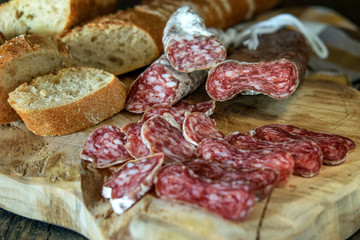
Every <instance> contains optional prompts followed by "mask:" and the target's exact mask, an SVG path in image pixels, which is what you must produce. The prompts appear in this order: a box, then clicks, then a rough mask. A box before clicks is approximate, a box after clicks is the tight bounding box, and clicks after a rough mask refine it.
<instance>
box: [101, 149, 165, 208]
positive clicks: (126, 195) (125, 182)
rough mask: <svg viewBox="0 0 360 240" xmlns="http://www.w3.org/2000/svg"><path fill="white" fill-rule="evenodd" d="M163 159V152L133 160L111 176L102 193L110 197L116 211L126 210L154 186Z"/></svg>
mask: <svg viewBox="0 0 360 240" xmlns="http://www.w3.org/2000/svg"><path fill="white" fill-rule="evenodd" d="M163 161H164V154H162V153H157V154H154V155H152V156H147V157H144V158H140V159H137V160H132V161H129V162H127V163H126V164H124V165H123V166H122V167H121V168H120V170H119V171H117V172H116V173H115V174H114V175H113V176H112V177H110V178H109V180H108V181H107V182H106V183H105V184H104V185H103V190H102V195H103V197H105V198H110V203H111V205H112V208H113V210H114V212H115V213H117V214H122V213H123V212H125V211H126V210H127V209H129V208H130V207H131V206H132V205H134V204H135V203H136V202H137V201H138V200H139V199H140V198H141V197H142V196H143V195H145V193H147V192H148V191H149V190H150V189H151V188H152V186H153V181H154V178H155V176H156V174H157V173H158V171H159V170H160V168H161V166H162V164H163Z"/></svg>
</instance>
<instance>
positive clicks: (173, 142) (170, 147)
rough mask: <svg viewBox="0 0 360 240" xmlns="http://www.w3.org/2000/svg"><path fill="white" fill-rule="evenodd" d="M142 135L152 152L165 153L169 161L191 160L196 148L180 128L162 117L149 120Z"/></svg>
mask: <svg viewBox="0 0 360 240" xmlns="http://www.w3.org/2000/svg"><path fill="white" fill-rule="evenodd" d="M141 136H142V139H143V141H144V143H145V144H146V145H147V146H148V147H149V149H150V151H151V152H152V153H159V152H162V153H164V154H165V161H168V162H173V161H179V162H182V161H186V160H190V159H192V158H193V156H194V153H195V150H196V147H195V146H194V145H193V144H191V143H189V142H188V141H186V140H185V138H184V137H183V135H182V132H181V131H180V130H179V129H177V128H176V127H174V126H172V125H171V124H170V123H169V122H167V121H166V120H165V119H164V118H162V117H153V118H151V119H149V120H147V121H146V122H145V123H144V124H143V126H142V129H141Z"/></svg>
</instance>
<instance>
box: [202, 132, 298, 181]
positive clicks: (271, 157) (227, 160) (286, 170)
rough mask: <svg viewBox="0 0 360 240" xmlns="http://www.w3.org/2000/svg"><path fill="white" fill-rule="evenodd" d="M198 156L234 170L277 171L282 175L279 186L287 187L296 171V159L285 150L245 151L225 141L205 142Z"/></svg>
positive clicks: (211, 140) (206, 140)
mask: <svg viewBox="0 0 360 240" xmlns="http://www.w3.org/2000/svg"><path fill="white" fill-rule="evenodd" d="M196 156H197V157H198V158H202V159H205V160H211V161H216V162H219V163H221V164H223V165H224V166H227V167H233V168H240V169H254V168H255V169H264V168H270V169H276V170H278V171H279V174H280V176H279V183H278V186H283V185H285V184H286V183H287V181H288V179H289V177H290V176H291V175H292V173H293V171H294V159H293V157H292V155H291V154H290V153H288V152H286V151H284V150H278V149H262V150H244V149H240V148H236V147H234V146H232V145H231V144H230V143H228V142H227V141H226V140H224V139H205V140H203V141H202V142H201V143H200V144H199V145H198V147H197V150H196Z"/></svg>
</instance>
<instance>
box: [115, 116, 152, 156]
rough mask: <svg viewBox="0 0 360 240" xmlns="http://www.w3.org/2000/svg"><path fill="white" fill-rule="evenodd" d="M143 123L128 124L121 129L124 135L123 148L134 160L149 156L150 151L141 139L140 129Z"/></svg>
mask: <svg viewBox="0 0 360 240" xmlns="http://www.w3.org/2000/svg"><path fill="white" fill-rule="evenodd" d="M142 125H143V123H142V122H138V123H128V124H126V125H125V126H123V127H122V128H121V131H122V132H123V133H125V134H126V143H125V145H124V146H125V148H126V149H127V150H128V152H129V153H130V155H131V156H133V157H134V158H141V157H145V156H148V155H150V149H149V148H148V147H147V146H146V145H145V143H144V142H143V141H142V138H141V127H142Z"/></svg>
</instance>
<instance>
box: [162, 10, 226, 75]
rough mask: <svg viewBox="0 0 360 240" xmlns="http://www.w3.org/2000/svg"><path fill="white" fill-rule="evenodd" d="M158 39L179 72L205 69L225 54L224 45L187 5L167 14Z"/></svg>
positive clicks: (223, 57) (222, 59)
mask: <svg viewBox="0 0 360 240" xmlns="http://www.w3.org/2000/svg"><path fill="white" fill-rule="evenodd" d="M162 41H163V44H164V52H165V55H166V56H167V58H168V59H169V62H170V64H171V65H172V67H173V68H174V69H175V70H177V71H179V72H193V71H195V70H201V69H209V68H211V67H213V66H215V65H216V64H217V63H219V62H221V61H224V60H225V58H226V48H225V47H224V46H223V45H222V43H221V42H220V41H219V39H218V38H217V37H216V36H215V35H213V34H212V33H211V32H210V31H208V30H207V29H206V26H205V24H204V20H203V19H202V18H201V17H200V16H199V15H197V14H196V13H195V12H194V10H193V9H191V8H190V7H189V6H183V7H181V8H179V9H178V10H176V11H175V12H174V13H173V14H172V15H171V16H170V18H169V20H168V21H167V23H166V26H165V28H164V33H163V38H162Z"/></svg>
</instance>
